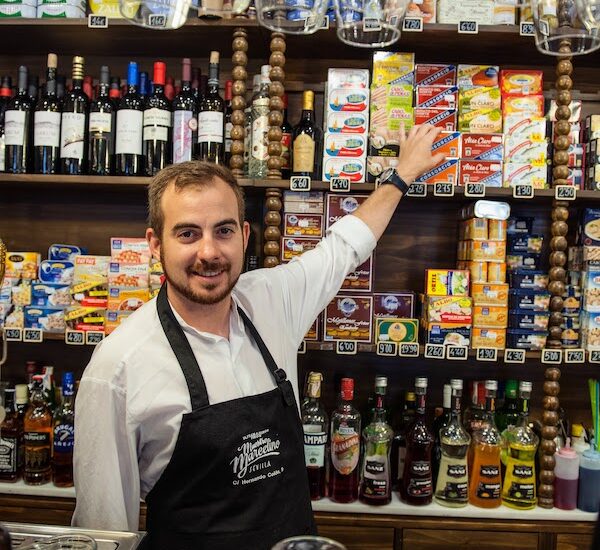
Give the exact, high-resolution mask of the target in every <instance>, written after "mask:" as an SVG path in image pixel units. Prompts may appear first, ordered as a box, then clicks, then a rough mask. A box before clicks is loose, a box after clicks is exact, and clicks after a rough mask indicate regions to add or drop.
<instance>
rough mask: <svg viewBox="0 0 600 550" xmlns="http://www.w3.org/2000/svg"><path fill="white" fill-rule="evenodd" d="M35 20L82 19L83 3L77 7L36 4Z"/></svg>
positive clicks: (83, 16) (83, 15)
mask: <svg viewBox="0 0 600 550" xmlns="http://www.w3.org/2000/svg"><path fill="white" fill-rule="evenodd" d="M37 18H38V19H46V18H68V19H84V18H85V2H82V3H81V5H79V6H69V5H67V4H38V7H37Z"/></svg>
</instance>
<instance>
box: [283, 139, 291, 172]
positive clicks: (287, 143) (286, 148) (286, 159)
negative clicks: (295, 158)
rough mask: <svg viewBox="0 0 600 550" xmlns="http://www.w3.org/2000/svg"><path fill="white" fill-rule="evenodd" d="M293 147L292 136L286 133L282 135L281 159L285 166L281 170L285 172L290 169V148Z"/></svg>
mask: <svg viewBox="0 0 600 550" xmlns="http://www.w3.org/2000/svg"><path fill="white" fill-rule="evenodd" d="M291 145H292V134H289V133H287V132H284V133H283V134H282V135H281V158H282V159H283V164H282V165H281V168H283V169H284V170H286V169H288V168H289V167H290V147H291Z"/></svg>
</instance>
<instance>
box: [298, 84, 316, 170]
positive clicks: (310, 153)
mask: <svg viewBox="0 0 600 550" xmlns="http://www.w3.org/2000/svg"><path fill="white" fill-rule="evenodd" d="M314 104H315V94H314V92H312V91H311V90H307V91H305V92H304V95H303V96H302V116H301V118H300V122H299V123H298V124H297V126H296V127H295V128H294V136H293V145H292V175H293V176H310V177H311V178H313V179H319V174H320V172H321V170H320V167H321V158H320V157H321V156H320V154H319V152H320V146H321V142H322V139H323V136H322V132H321V129H320V128H319V127H318V126H317V121H316V119H315V106H314Z"/></svg>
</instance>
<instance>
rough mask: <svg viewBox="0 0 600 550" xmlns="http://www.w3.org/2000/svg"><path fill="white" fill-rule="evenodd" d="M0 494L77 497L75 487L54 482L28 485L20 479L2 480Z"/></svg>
mask: <svg viewBox="0 0 600 550" xmlns="http://www.w3.org/2000/svg"><path fill="white" fill-rule="evenodd" d="M0 495H31V496H35V497H59V498H75V487H56V486H55V485H54V484H53V483H52V482H50V483H45V484H44V485H27V484H26V483H25V482H24V481H23V480H22V479H20V480H19V481H17V482H16V483H2V482H0Z"/></svg>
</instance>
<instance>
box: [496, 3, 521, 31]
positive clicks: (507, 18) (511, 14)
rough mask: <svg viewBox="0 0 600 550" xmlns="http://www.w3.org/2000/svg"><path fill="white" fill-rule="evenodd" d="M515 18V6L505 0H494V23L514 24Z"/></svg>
mask: <svg viewBox="0 0 600 550" xmlns="http://www.w3.org/2000/svg"><path fill="white" fill-rule="evenodd" d="M516 20H517V8H516V7H515V6H514V5H513V6H511V5H510V4H507V3H506V0H495V2H494V20H493V24H494V25H514V24H515V23H516Z"/></svg>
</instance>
